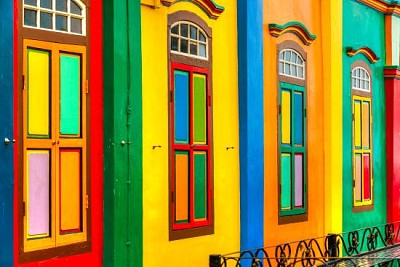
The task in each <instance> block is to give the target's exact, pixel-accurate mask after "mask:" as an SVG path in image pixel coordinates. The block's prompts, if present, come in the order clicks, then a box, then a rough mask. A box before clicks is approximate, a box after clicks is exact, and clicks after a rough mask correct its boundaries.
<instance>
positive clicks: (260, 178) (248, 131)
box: [237, 0, 264, 250]
mask: <svg viewBox="0 0 400 267" xmlns="http://www.w3.org/2000/svg"><path fill="white" fill-rule="evenodd" d="M262 10H263V1H262V0H251V1H249V0H239V1H238V20H237V21H238V40H239V42H238V50H239V51H238V53H239V133H240V137H239V138H240V139H239V142H240V225H241V226H240V227H241V229H240V242H241V243H240V246H241V250H245V249H253V248H259V247H263V246H264V230H263V229H264V127H263V122H264V108H263V103H264V102H263V98H264V97H263V90H264V84H263V79H264V70H263V66H264V65H263V29H262V26H263V12H262Z"/></svg>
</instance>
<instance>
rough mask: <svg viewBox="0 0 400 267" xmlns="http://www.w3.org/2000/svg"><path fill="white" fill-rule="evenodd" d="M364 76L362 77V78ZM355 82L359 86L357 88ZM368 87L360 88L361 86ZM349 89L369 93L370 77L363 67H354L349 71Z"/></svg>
mask: <svg viewBox="0 0 400 267" xmlns="http://www.w3.org/2000/svg"><path fill="white" fill-rule="evenodd" d="M362 74H364V77H362ZM357 82H358V84H359V86H357ZM362 83H363V84H364V85H365V84H367V85H368V86H361V84H362ZM351 88H352V89H354V90H358V91H363V92H371V76H370V75H369V73H368V71H367V70H366V69H365V68H363V67H355V68H354V69H352V71H351Z"/></svg>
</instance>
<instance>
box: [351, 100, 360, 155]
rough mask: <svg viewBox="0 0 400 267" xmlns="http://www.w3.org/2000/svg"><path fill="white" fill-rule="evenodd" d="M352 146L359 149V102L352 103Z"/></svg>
mask: <svg viewBox="0 0 400 267" xmlns="http://www.w3.org/2000/svg"><path fill="white" fill-rule="evenodd" d="M353 131H354V146H355V147H356V148H361V102H360V101H359V100H355V101H354V129H353Z"/></svg>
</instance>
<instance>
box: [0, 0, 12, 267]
mask: <svg viewBox="0 0 400 267" xmlns="http://www.w3.org/2000/svg"><path fill="white" fill-rule="evenodd" d="M13 26H14V24H13V1H1V2H0V36H1V38H0V58H1V64H0V85H1V86H0V125H1V127H0V207H1V212H0V237H1V238H0V266H13V190H14V171H13V166H14V165H13V153H14V152H13V151H14V146H15V144H13V142H12V141H11V140H12V139H13V138H14V136H13V89H14V88H13V86H14V84H13V78H14V76H13V67H12V66H13ZM5 138H8V139H9V140H10V142H9V143H6V142H5Z"/></svg>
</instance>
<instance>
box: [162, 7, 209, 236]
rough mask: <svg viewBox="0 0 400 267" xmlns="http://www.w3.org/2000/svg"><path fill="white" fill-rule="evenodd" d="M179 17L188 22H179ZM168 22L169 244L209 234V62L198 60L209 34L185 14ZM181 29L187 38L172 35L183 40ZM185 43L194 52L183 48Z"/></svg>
mask: <svg viewBox="0 0 400 267" xmlns="http://www.w3.org/2000/svg"><path fill="white" fill-rule="evenodd" d="M182 14H183V15H184V16H183V15H182ZM181 17H185V19H188V20H189V21H186V20H185V21H180V20H179V19H180V18H181ZM169 22H170V24H169V25H170V32H169V38H170V41H171V47H170V75H171V76H170V118H169V121H170V193H171V202H170V240H175V239H181V238H187V237H193V236H199V235H205V234H212V233H213V231H214V230H213V210H212V206H213V191H212V181H213V177H212V147H211V144H212V134H211V133H212V128H211V117H212V116H211V103H212V100H211V99H212V97H211V82H210V81H211V63H210V62H211V61H210V59H208V60H207V59H200V58H199V57H202V56H206V55H209V51H207V49H209V47H208V46H207V45H206V44H207V43H208V38H210V35H209V34H210V33H211V31H210V29H209V28H208V27H207V25H205V23H204V22H203V21H202V20H200V18H198V17H197V16H196V15H194V14H192V13H189V12H184V11H181V12H176V13H174V14H172V15H170V16H169ZM197 25H201V26H202V27H200V26H197ZM186 31H188V32H190V38H188V39H185V38H183V37H177V36H182V35H185V36H188V35H187V34H186ZM192 37H193V38H192ZM174 40H175V41H174ZM196 40H197V41H196ZM185 41H188V43H187V44H188V45H189V46H191V47H193V46H192V45H195V46H196V47H197V48H196V49H193V50H191V49H189V50H182V47H183V46H182V43H185ZM173 42H176V43H177V45H175V44H176V43H175V44H173ZM203 44H204V47H203V48H201V47H202V45H203ZM203 49H206V51H204V50H203ZM177 52H179V53H177ZM191 52H193V53H191ZM193 56H196V57H193Z"/></svg>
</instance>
